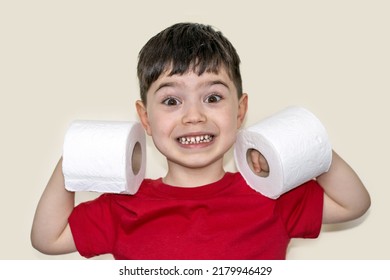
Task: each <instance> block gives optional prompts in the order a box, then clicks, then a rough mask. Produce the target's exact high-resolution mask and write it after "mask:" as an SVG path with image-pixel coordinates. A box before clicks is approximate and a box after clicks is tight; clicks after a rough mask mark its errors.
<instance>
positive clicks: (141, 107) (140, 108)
mask: <svg viewBox="0 0 390 280" xmlns="http://www.w3.org/2000/svg"><path fill="white" fill-rule="evenodd" d="M135 107H136V109H137V113H138V117H139V119H140V121H141V124H142V126H143V127H144V129H145V131H146V133H147V134H148V135H149V136H150V135H152V130H151V129H150V124H149V118H148V112H147V110H146V106H145V104H144V103H143V102H142V101H141V100H137V101H136V102H135Z"/></svg>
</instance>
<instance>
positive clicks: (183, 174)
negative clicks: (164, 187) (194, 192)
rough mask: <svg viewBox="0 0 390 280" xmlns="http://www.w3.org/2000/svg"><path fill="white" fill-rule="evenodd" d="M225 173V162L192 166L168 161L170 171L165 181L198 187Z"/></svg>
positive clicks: (170, 183) (169, 183)
mask: <svg viewBox="0 0 390 280" xmlns="http://www.w3.org/2000/svg"><path fill="white" fill-rule="evenodd" d="M224 175H225V170H224V169H223V164H222V161H221V162H216V163H214V164H212V165H208V166H207V167H202V168H192V167H186V166H181V165H177V164H175V163H172V162H168V173H167V175H166V176H165V178H163V182H164V183H165V184H168V185H172V186H179V187H187V188H191V187H198V186H203V185H207V184H211V183H214V182H216V181H218V180H220V179H221V178H222V177H223V176H224Z"/></svg>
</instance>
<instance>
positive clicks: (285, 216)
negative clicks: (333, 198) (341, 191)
mask: <svg viewBox="0 0 390 280" xmlns="http://www.w3.org/2000/svg"><path fill="white" fill-rule="evenodd" d="M323 200H324V192H323V189H322V187H321V186H320V185H319V184H318V183H317V181H315V180H311V181H309V182H307V183H304V184H302V185H301V186H299V187H297V188H295V189H293V190H291V191H289V192H287V193H285V194H283V195H282V196H280V197H279V199H278V201H277V208H276V209H277V211H278V212H279V215H280V217H281V219H282V221H283V223H284V225H285V228H286V231H287V234H288V235H289V237H290V238H316V237H318V235H319V234H320V231H321V226H322V214H323Z"/></svg>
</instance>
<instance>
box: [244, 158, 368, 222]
mask: <svg viewBox="0 0 390 280" xmlns="http://www.w3.org/2000/svg"><path fill="white" fill-rule="evenodd" d="M332 153H333V155H332V163H331V166H330V169H329V171H328V172H326V173H323V174H322V175H320V176H318V177H317V178H316V179H317V182H318V183H319V184H320V185H321V186H322V188H323V189H324V193H325V194H324V212H323V218H322V222H323V223H340V222H346V221H350V220H353V219H356V218H358V217H360V216H362V215H363V214H364V213H365V212H366V211H367V210H368V208H369V207H370V204H371V200H370V196H369V194H368V192H367V190H366V188H365V187H364V185H363V183H362V182H361V181H360V179H359V177H358V175H357V174H356V173H355V171H353V169H352V168H351V167H350V166H349V165H348V164H347V163H346V162H345V161H344V160H343V159H342V158H341V157H340V156H339V155H338V154H337V153H335V152H334V151H333V152H332ZM248 161H249V163H250V165H251V168H252V170H253V171H254V172H256V173H257V174H258V175H259V176H262V175H263V176H265V175H266V174H267V173H268V172H269V166H268V163H267V161H266V160H265V158H264V156H263V155H262V154H261V153H260V152H259V151H257V150H252V151H251V153H250V155H249V158H248Z"/></svg>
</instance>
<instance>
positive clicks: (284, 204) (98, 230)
mask: <svg viewBox="0 0 390 280" xmlns="http://www.w3.org/2000/svg"><path fill="white" fill-rule="evenodd" d="M239 63H240V59H239V57H238V55H237V53H236V51H235V49H234V47H233V46H232V45H231V43H230V42H229V41H228V40H227V39H226V38H225V37H224V36H223V35H222V34H221V33H220V32H217V31H215V30H213V29H212V28H211V27H209V26H205V25H201V24H191V23H181V24H175V25H173V26H171V27H169V28H167V29H166V30H163V31H162V32H160V33H159V34H157V35H156V36H154V37H153V38H151V39H150V40H149V42H147V44H146V45H145V46H144V47H143V49H142V50H141V52H140V55H139V63H138V78H139V81H140V91H141V99H142V100H141V101H137V102H136V108H137V112H138V115H139V118H140V120H141V122H142V124H143V126H144V128H145V130H146V132H147V134H148V135H150V136H151V137H152V138H153V141H154V143H155V145H156V147H157V149H158V150H159V151H160V152H161V153H162V154H163V155H164V156H165V157H166V159H167V163H168V172H167V174H166V176H165V177H164V178H160V179H157V180H151V179H145V180H144V181H143V183H142V185H141V187H140V189H139V191H138V192H137V194H135V195H133V196H129V195H118V194H103V195H101V196H100V197H99V198H97V199H96V200H94V201H90V202H86V203H82V204H80V205H78V206H77V207H74V194H73V193H71V192H68V191H66V190H65V188H64V179H63V174H62V170H61V160H60V161H59V163H58V165H57V167H56V168H55V170H54V173H53V175H52V177H51V179H50V180H49V182H48V185H47V187H46V189H45V191H44V193H43V195H42V198H41V200H40V202H39V205H38V207H37V211H36V215H35V218H34V223H33V228H32V233H31V240H32V244H33V246H34V247H35V248H36V249H38V250H39V251H41V252H43V253H46V254H63V253H69V252H74V251H76V250H78V251H79V253H80V254H81V255H83V256H85V257H92V256H96V255H99V254H112V255H113V256H114V258H116V259H284V258H285V257H286V250H287V246H288V243H289V241H290V239H291V238H296V237H300V238H315V237H317V236H318V234H319V232H320V229H321V223H338V222H344V221H348V220H351V219H354V218H357V217H359V216H361V215H363V214H364V213H365V212H366V210H367V209H368V208H369V205H370V198H369V195H368V193H367V191H366V189H365V187H364V186H363V184H362V182H361V181H360V180H359V178H358V176H357V175H356V174H355V172H354V171H353V170H352V169H351V168H350V167H349V166H348V165H347V164H346V163H345V162H344V161H343V160H342V159H341V158H340V157H339V156H338V155H337V154H336V153H333V159H332V164H331V168H330V170H329V172H327V173H325V174H322V175H320V176H318V177H317V178H316V180H312V181H309V182H307V183H305V184H303V185H301V186H299V187H297V188H296V189H293V190H291V191H290V192H288V193H286V194H284V195H282V196H281V197H280V198H278V199H277V200H272V199H268V198H266V197H264V196H262V195H261V194H259V193H257V192H255V191H254V190H252V189H251V188H250V187H249V186H248V185H247V184H246V183H245V180H244V179H243V178H242V176H241V175H240V174H239V173H226V172H225V171H224V169H223V156H224V154H225V153H226V152H227V151H228V150H229V149H230V148H231V147H232V145H233V144H234V142H235V139H236V132H237V130H238V128H239V127H240V126H241V125H242V122H243V120H244V117H245V114H246V111H247V103H248V96H247V95H246V94H244V93H242V92H243V91H242V85H241V75H240V69H239ZM260 152H261V151H260ZM260 152H259V151H252V152H251V157H250V158H251V160H252V166H253V171H254V172H257V173H259V174H264V173H267V172H268V165H267V162H266V160H265V159H264V158H263V157H262V155H261V153H260Z"/></svg>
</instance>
